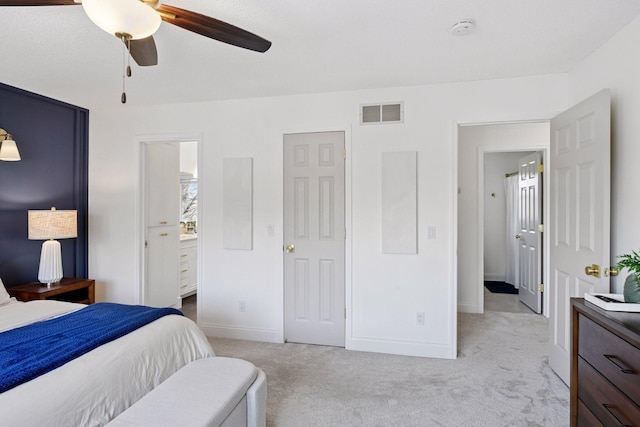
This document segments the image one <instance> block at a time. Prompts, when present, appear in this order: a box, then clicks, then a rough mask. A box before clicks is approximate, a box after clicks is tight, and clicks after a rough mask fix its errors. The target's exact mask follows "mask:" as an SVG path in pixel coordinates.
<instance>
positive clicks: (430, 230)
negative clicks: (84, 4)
mask: <svg viewBox="0 0 640 427" xmlns="http://www.w3.org/2000/svg"><path fill="white" fill-rule="evenodd" d="M435 238H436V226H435V225H430V226H428V227H427V239H429V240H433V239H435Z"/></svg>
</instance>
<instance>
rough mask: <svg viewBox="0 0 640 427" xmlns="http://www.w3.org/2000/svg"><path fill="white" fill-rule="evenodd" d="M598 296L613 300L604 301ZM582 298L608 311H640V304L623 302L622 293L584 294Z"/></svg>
mask: <svg viewBox="0 0 640 427" xmlns="http://www.w3.org/2000/svg"><path fill="white" fill-rule="evenodd" d="M599 296H602V297H605V298H607V299H613V300H615V302H613V301H606V300H603V299H602V298H599ZM584 299H585V300H586V301H589V302H590V303H591V304H594V305H597V306H598V307H600V308H603V309H605V310H608V311H629V312H634V313H640V304H636V303H631V302H624V296H623V295H622V294H597V293H596V294H587V293H586V294H584Z"/></svg>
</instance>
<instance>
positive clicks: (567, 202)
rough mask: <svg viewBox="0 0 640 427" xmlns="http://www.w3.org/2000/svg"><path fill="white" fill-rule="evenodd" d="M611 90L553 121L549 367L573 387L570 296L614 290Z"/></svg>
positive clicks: (584, 102)
mask: <svg viewBox="0 0 640 427" xmlns="http://www.w3.org/2000/svg"><path fill="white" fill-rule="evenodd" d="M610 98H611V95H610V92H609V90H603V91H601V92H598V93H597V94H595V95H593V96H592V97H590V98H588V99H586V100H585V101H583V102H581V103H580V104H578V105H576V106H574V107H572V108H570V109H569V110H567V111H565V112H564V113H562V114H560V115H559V116H557V117H555V118H554V119H553V120H551V156H550V165H549V166H550V168H549V169H550V174H551V176H550V181H551V198H550V199H551V221H550V223H549V226H550V230H549V231H550V233H551V234H550V266H549V278H550V283H549V288H550V289H549V291H550V292H551V297H550V298H549V301H550V310H549V334H550V336H549V345H550V349H549V364H550V365H551V367H552V368H553V370H554V371H555V372H556V373H557V374H558V375H559V376H560V378H562V380H563V381H564V382H565V383H567V384H569V368H570V351H571V329H570V326H571V325H570V322H571V320H570V305H569V304H570V301H569V300H570V298H572V297H582V296H584V294H585V292H605V293H606V292H609V274H608V271H609V270H608V268H609V261H610V254H609V232H610V229H609V221H610V217H609V216H610V210H609V202H610V195H609V192H610V181H611V179H610V161H611V160H610V159H611V153H610V151H611V149H610V139H611V138H610V135H611V134H610V132H611V131H610V122H611V116H610V114H611V113H610Z"/></svg>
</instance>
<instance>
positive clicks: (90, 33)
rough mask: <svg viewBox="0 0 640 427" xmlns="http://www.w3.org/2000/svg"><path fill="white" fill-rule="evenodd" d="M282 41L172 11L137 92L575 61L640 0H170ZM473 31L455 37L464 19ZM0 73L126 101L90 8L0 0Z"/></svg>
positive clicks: (358, 81) (249, 89)
mask: <svg viewBox="0 0 640 427" xmlns="http://www.w3.org/2000/svg"><path fill="white" fill-rule="evenodd" d="M167 4H171V5H172V6H177V7H182V8H185V9H189V10H193V11H196V12H199V13H202V14H205V15H208V16H212V17H215V18H218V19H221V20H223V21H226V22H229V23H231V24H234V25H236V26H239V27H241V28H244V29H246V30H248V31H251V32H253V33H255V34H258V35H260V36H262V37H264V38H266V39H268V40H270V41H271V42H273V46H272V47H271V49H270V50H269V51H267V52H266V53H262V54H261V53H256V52H251V51H247V50H244V49H240V48H237V47H233V46H229V45H225V44H223V43H220V42H217V41H214V40H210V39H207V38H205V37H202V36H200V35H197V34H194V33H190V32H188V31H186V30H183V29H181V28H178V27H175V26H173V25H169V24H166V23H162V25H161V27H160V29H159V30H158V32H157V33H156V34H155V36H154V38H155V40H156V45H157V47H158V56H159V65H158V66H156V67H144V68H143V67H138V66H137V65H133V77H132V78H130V79H127V96H128V102H127V105H142V104H158V103H177V102H198V101H207V100H216V99H233V98H245V97H260V96H274V95H289V94H300V93H315V92H328V91H341V90H351V89H366V88H382V87H394V86H410V85H420V84H430V83H443V82H454V81H464V80H479V79H494V78H503V77H518V76H528V75H536V74H547V73H563V72H567V71H569V70H570V69H571V68H572V67H573V66H575V65H576V64H577V63H578V62H579V61H580V60H582V59H583V58H584V57H586V56H587V55H588V54H589V53H591V52H592V51H594V50H595V49H597V48H598V47H599V46H600V45H602V44H603V43H604V42H605V41H606V40H608V39H609V38H610V37H611V36H613V35H614V34H615V33H616V32H618V31H619V30H620V29H621V28H622V27H624V26H625V25H626V24H627V23H629V22H630V21H631V20H633V19H634V18H635V17H636V16H637V15H638V14H640V1H638V0H395V1H394V0H321V1H320V0H316V1H313V0H243V1H239V0H209V1H204V0H167ZM466 18H471V19H473V20H474V21H475V23H476V29H475V31H474V32H473V33H471V34H468V35H466V36H453V35H451V34H450V33H449V29H450V27H451V26H452V25H453V24H454V23H455V22H457V21H459V20H461V19H466ZM0 23H1V24H0V30H1V36H0V64H1V65H0V82H3V83H6V84H9V85H13V86H17V87H21V88H25V89H28V90H30V91H34V92H37V93H41V94H45V95H47V96H50V97H53V98H56V99H61V100H64V101H67V102H71V103H73V104H77V105H80V106H84V107H88V108H95V107H107V106H116V105H119V103H120V92H121V87H122V63H123V59H122V58H123V52H122V43H121V42H120V41H119V40H117V39H116V38H115V37H112V36H109V35H108V34H107V33H105V32H103V31H102V30H100V29H98V28H97V27H96V26H94V24H93V23H92V22H91V21H90V20H89V19H88V18H87V17H86V16H85V14H84V11H83V9H82V7H79V6H65V7H62V6H58V7H2V8H0Z"/></svg>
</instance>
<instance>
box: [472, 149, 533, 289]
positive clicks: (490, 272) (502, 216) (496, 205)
mask: <svg viewBox="0 0 640 427" xmlns="http://www.w3.org/2000/svg"><path fill="white" fill-rule="evenodd" d="M526 154H529V152H515V153H504V152H500V153H487V154H485V155H484V193H483V195H482V198H483V200H484V228H483V230H482V232H483V233H484V280H497V281H500V282H503V281H504V279H505V274H506V270H507V226H506V223H507V202H506V193H505V189H504V180H505V174H506V173H511V172H517V171H518V160H519V159H520V157H522V156H525V155H526Z"/></svg>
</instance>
